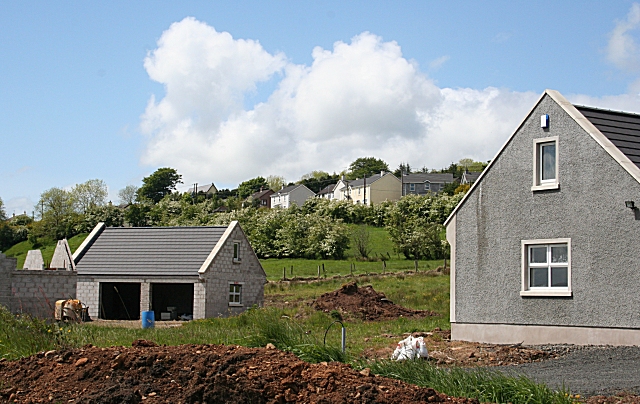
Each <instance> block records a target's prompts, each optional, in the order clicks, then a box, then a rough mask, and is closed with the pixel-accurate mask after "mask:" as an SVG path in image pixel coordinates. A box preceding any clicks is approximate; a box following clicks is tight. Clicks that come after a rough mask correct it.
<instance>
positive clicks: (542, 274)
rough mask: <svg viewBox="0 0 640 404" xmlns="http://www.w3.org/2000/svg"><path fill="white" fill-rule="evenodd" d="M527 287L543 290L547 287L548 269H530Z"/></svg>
mask: <svg viewBox="0 0 640 404" xmlns="http://www.w3.org/2000/svg"><path fill="white" fill-rule="evenodd" d="M529 271H530V272H529V273H530V274H531V276H530V277H529V286H530V287H532V288H545V287H547V286H549V280H548V277H549V274H548V271H549V270H548V268H530V270H529Z"/></svg>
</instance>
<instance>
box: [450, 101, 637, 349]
mask: <svg viewBox="0 0 640 404" xmlns="http://www.w3.org/2000/svg"><path fill="white" fill-rule="evenodd" d="M639 167H640V115H637V114H630V113H623V112H615V111H609V110H603V109H597V108H591V107H583V106H577V105H572V104H571V103H569V102H568V101H567V100H566V99H565V98H564V97H563V96H562V95H561V94H560V93H559V92H557V91H552V90H547V91H545V92H544V93H543V94H542V96H541V97H540V99H539V100H538V102H537V103H536V104H535V105H534V107H533V108H532V110H531V111H530V112H529V114H527V116H526V117H525V118H524V120H523V121H522V123H521V124H520V126H518V128H517V129H516V131H515V132H514V133H513V135H512V136H511V137H510V138H509V139H508V140H507V142H506V143H505V145H504V146H503V147H502V148H501V149H500V151H499V152H498V154H497V155H496V157H495V158H493V159H492V160H491V163H490V164H489V166H488V167H487V168H486V169H485V170H484V172H483V173H482V175H481V176H480V177H479V178H478V180H477V181H476V182H475V183H474V185H473V186H472V187H471V189H470V190H469V192H468V193H467V194H466V196H465V197H464V199H463V200H462V201H461V202H460V204H459V205H458V207H457V208H456V209H455V210H454V212H453V213H452V214H451V215H450V217H449V218H448V219H447V221H446V222H445V224H446V226H447V240H448V241H449V243H450V245H451V291H450V296H451V308H450V320H451V331H452V339H455V340H468V341H478V342H490V343H518V342H524V343H525V344H540V343H571V344H613V345H638V344H640V293H638V291H639V290H640V277H639V276H638V269H639V267H640V248H638V245H637V240H638V234H640V211H639V210H638V208H637V206H639V205H640V168H639Z"/></svg>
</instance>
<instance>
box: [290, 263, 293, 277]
mask: <svg viewBox="0 0 640 404" xmlns="http://www.w3.org/2000/svg"><path fill="white" fill-rule="evenodd" d="M290 275H291V277H292V278H293V265H291V274H290Z"/></svg>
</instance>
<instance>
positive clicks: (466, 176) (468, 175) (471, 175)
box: [460, 171, 482, 185]
mask: <svg viewBox="0 0 640 404" xmlns="http://www.w3.org/2000/svg"><path fill="white" fill-rule="evenodd" d="M480 174H482V173H477V172H469V171H465V172H464V173H462V178H461V179H460V184H469V185H471V184H473V183H474V182H476V181H477V180H478V178H479V177H480Z"/></svg>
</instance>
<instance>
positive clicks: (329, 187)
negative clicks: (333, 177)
mask: <svg viewBox="0 0 640 404" xmlns="http://www.w3.org/2000/svg"><path fill="white" fill-rule="evenodd" d="M335 187H336V184H329V185H327V186H326V187H324V188H322V189H321V190H320V192H318V195H325V194H328V193H329V192H333V188H335Z"/></svg>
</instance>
